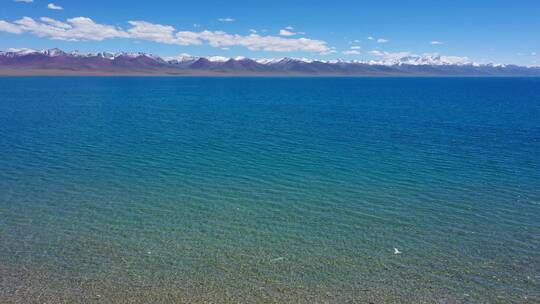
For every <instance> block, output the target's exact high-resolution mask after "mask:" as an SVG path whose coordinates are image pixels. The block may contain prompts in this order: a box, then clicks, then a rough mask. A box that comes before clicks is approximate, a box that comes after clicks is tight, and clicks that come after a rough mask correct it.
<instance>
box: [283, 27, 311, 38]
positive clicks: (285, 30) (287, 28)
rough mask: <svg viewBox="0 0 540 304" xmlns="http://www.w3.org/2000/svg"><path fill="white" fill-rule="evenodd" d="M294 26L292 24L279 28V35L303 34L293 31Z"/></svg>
mask: <svg viewBox="0 0 540 304" xmlns="http://www.w3.org/2000/svg"><path fill="white" fill-rule="evenodd" d="M293 29H294V28H293V27H292V26H287V27H286V28H284V29H282V30H279V34H280V35H281V36H294V35H305V34H306V33H304V32H293V31H292V30H293Z"/></svg>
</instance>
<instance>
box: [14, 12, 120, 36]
mask: <svg viewBox="0 0 540 304" xmlns="http://www.w3.org/2000/svg"><path fill="white" fill-rule="evenodd" d="M41 21H42V22H38V21H36V20H34V19H32V18H30V17H23V18H21V19H19V20H16V21H15V22H14V23H10V24H11V25H13V26H16V27H17V28H18V29H19V30H20V33H22V32H29V33H32V34H34V35H36V36H38V37H45V38H50V39H53V40H67V41H80V40H103V39H110V38H127V37H128V36H129V35H128V34H127V33H126V32H124V31H122V30H120V29H118V28H116V27H114V26H111V25H103V24H97V23H95V22H94V21H93V20H92V19H90V18H86V17H76V18H71V19H68V20H67V22H66V23H64V22H61V21H58V20H54V19H52V18H48V17H43V18H41Z"/></svg>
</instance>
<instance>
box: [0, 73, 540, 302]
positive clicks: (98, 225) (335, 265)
mask: <svg viewBox="0 0 540 304" xmlns="http://www.w3.org/2000/svg"><path fill="white" fill-rule="evenodd" d="M394 248H398V249H399V250H400V251H401V252H402V253H401V254H399V255H395V254H394ZM0 277H2V278H3V279H2V280H0V298H4V300H7V301H8V302H9V301H14V302H21V303H24V302H27V301H30V300H32V301H33V300H36V299H37V300H43V301H50V302H53V303H56V302H60V301H62V300H66V301H68V302H69V301H78V302H81V301H82V302H92V301H98V302H99V301H101V300H103V301H104V302H111V301H112V302H122V301H127V302H136V301H141V302H145V303H148V302H150V301H153V302H160V301H163V302H171V301H188V302H204V301H213V302H216V301H217V302H235V303H237V302H248V303H253V302H295V303H314V302H325V301H326V302H330V303H343V302H346V301H351V302H360V303H364V302H373V303H538V302H540V79H539V78H160V77H151V78H142V77H141V78H114V77H102V78H100V77H96V78H85V77H80V78H61V77H58V78H0Z"/></svg>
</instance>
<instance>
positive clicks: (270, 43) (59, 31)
mask: <svg viewBox="0 0 540 304" xmlns="http://www.w3.org/2000/svg"><path fill="white" fill-rule="evenodd" d="M128 24H129V25H130V27H129V28H128V29H127V30H124V29H121V28H119V27H116V26H112V25H107V24H99V23H96V22H94V21H93V20H92V19H90V18H87V17H76V18H71V19H67V20H66V21H65V22H62V21H59V20H56V19H52V18H49V17H42V18H40V19H39V20H34V19H32V18H30V17H23V18H21V19H19V20H16V21H14V22H13V23H10V22H7V21H3V20H0V31H3V32H8V33H13V34H21V33H31V34H34V35H36V36H38V37H44V38H49V39H53V40H66V41H84V40H104V39H114V38H128V39H137V40H147V41H154V42H158V43H165V44H173V45H200V44H209V45H210V46H212V47H216V48H228V47H232V46H240V47H245V48H247V49H249V50H252V51H272V52H295V51H300V52H311V53H320V54H330V53H335V50H334V48H332V47H329V46H328V45H327V43H326V41H323V40H315V39H308V38H287V37H279V36H262V35H259V34H256V33H251V34H249V35H246V36H244V35H239V34H229V33H226V32H223V31H208V30H205V31H200V32H195V31H178V30H177V29H175V28H174V27H173V26H170V25H162V24H155V23H150V22H146V21H129V22H128Z"/></svg>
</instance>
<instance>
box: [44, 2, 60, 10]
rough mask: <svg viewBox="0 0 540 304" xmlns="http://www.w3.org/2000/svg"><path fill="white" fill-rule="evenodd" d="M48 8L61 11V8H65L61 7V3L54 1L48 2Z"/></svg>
mask: <svg viewBox="0 0 540 304" xmlns="http://www.w3.org/2000/svg"><path fill="white" fill-rule="evenodd" d="M47 8H48V9H52V10H59V11H61V10H63V9H64V8H63V7H61V6H60V5H56V4H54V3H49V4H47Z"/></svg>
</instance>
